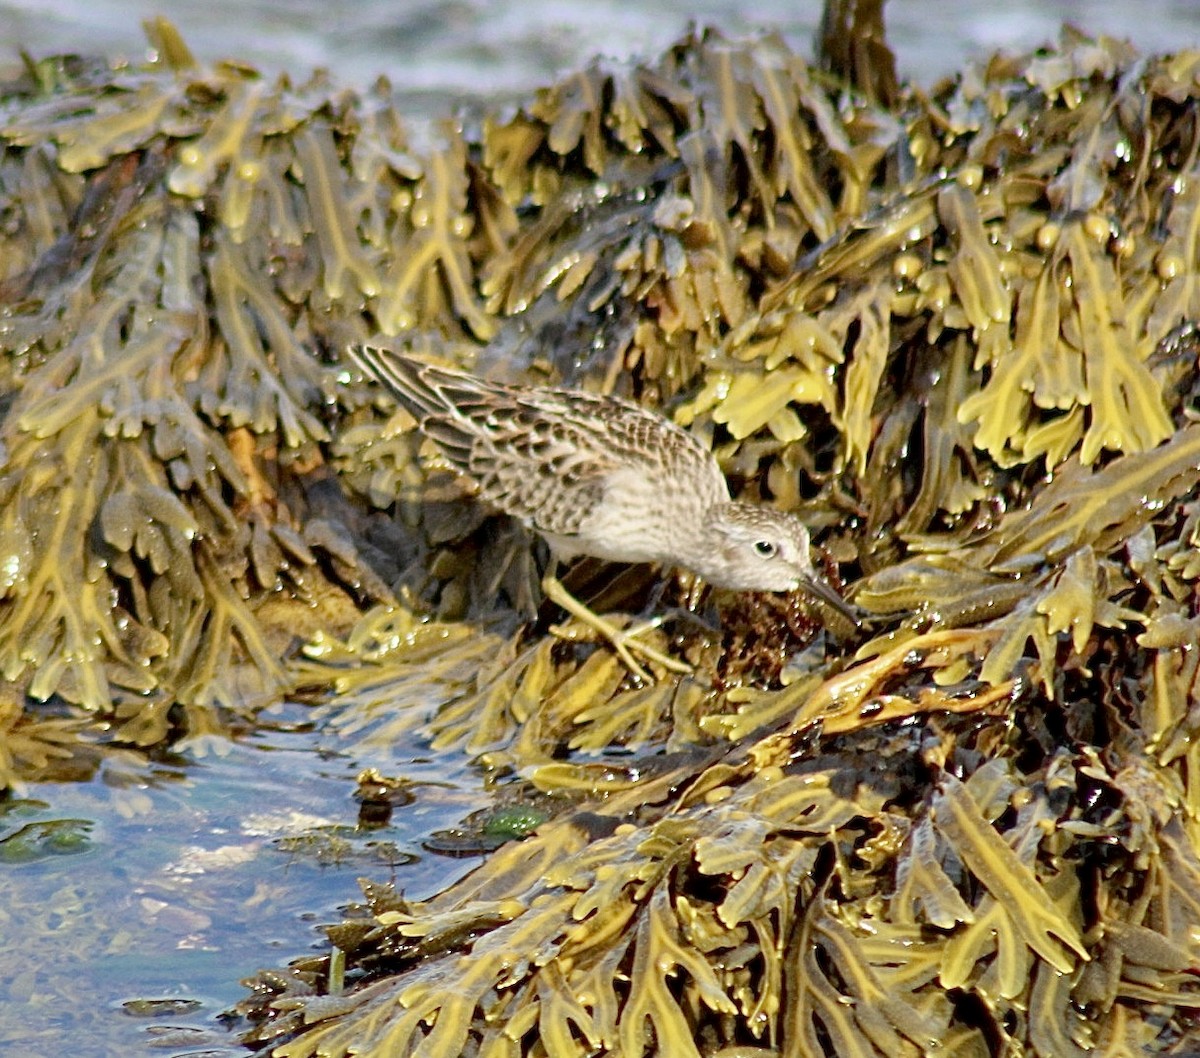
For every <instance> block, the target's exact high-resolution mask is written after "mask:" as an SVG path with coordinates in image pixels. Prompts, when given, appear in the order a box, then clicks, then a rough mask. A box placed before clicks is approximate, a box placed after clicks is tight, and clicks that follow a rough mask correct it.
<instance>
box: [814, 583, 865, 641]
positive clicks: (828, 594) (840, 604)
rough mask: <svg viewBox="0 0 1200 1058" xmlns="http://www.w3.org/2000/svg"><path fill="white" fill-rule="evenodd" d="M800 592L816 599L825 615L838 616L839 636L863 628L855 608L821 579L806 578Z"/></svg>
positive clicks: (837, 629)
mask: <svg viewBox="0 0 1200 1058" xmlns="http://www.w3.org/2000/svg"><path fill="white" fill-rule="evenodd" d="M799 590H800V591H802V592H804V593H805V594H806V595H808V596H810V597H811V598H812V599H814V600H815V601H816V602H817V603H818V604H819V606H820V609H821V610H822V611H823V612H824V613H825V614H827V615H829V616H832V615H833V614H836V615H837V617H838V620H837V621H836V622H835V623H836V624H837V625H838V628H836V629H835V631H837V632H839V634H841V635H849V634H850V633H851V632H856V631H858V629H859V628H860V627H861V622H860V621H859V619H858V613H857V612H856V611H855V609H854V607H853V606H851V605H850V604H849V603H848V602H846V600H845V599H843V598H842V597H841V596H840V595H839V594H838V593H837V592H836V591H834V590H833V589H832V588H831V587H830V586H829V585H828V584H826V583H825V582H824V581H823V580H821V578H820V577H817V576H810V577H805V578H804V579H803V580H801V582H800V586H799ZM826 623H829V622H826Z"/></svg>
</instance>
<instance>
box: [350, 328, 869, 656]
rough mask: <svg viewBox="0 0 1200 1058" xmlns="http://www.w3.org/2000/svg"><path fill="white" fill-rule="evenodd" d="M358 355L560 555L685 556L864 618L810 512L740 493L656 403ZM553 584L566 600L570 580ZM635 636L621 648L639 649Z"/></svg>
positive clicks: (699, 568) (726, 576) (554, 593)
mask: <svg viewBox="0 0 1200 1058" xmlns="http://www.w3.org/2000/svg"><path fill="white" fill-rule="evenodd" d="M350 353H351V355H352V356H353V357H354V359H355V360H356V361H357V362H358V363H359V364H360V365H361V366H362V367H363V369H364V370H365V371H366V372H367V373H368V374H370V375H374V376H375V377H376V378H378V379H379V380H380V381H381V382H383V383H384V384H385V385H386V386H387V387H388V389H389V390H391V392H392V393H393V394H394V396H395V397H396V399H397V400H398V401H399V402H400V404H401V405H402V406H403V407H405V408H406V409H407V410H408V411H409V412H411V413H412V415H413V416H414V417H415V418H416V419H417V422H418V424H419V425H420V428H421V430H422V431H423V432H424V433H425V434H426V435H427V436H428V437H429V438H430V439H432V440H433V441H434V442H435V443H436V444H437V445H438V447H439V448H440V449H441V451H442V452H443V454H444V455H445V457H446V458H447V459H448V460H449V461H450V463H451V464H452V465H453V466H454V468H455V469H456V470H457V471H458V472H459V473H460V474H462V475H463V477H465V478H467V479H468V480H470V481H471V482H473V483H474V484H475V486H476V487H477V489H478V492H479V495H480V496H481V497H482V498H483V499H484V500H486V501H487V502H489V503H490V504H491V505H492V506H494V507H495V508H496V509H498V510H500V511H503V512H505V513H506V514H510V515H512V516H514V517H516V518H519V519H520V520H521V521H522V522H524V523H525V524H526V525H528V526H529V527H530V528H532V529H534V530H536V531H537V532H539V533H540V534H541V535H542V536H544V537H545V538H546V540H547V541H548V542H549V544H550V547H551V550H552V551H553V552H554V554H555V556H556V557H558V558H570V557H572V556H575V555H591V556H593V557H595V558H601V559H606V560H609V561H613V562H654V563H659V564H661V565H664V566H681V567H683V568H685V569H688V570H691V571H692V572H694V573H697V574H698V575H699V576H701V577H702V578H703V579H704V580H706V581H708V582H709V583H710V584H713V585H714V586H716V587H721V588H734V589H738V590H743V591H745V590H757V591H791V590H794V589H796V588H804V589H806V590H807V591H808V592H810V593H812V594H815V595H816V596H818V597H819V598H820V599H821V600H823V601H824V603H825V604H827V605H828V606H831V607H833V608H834V609H835V610H837V611H838V612H839V613H841V614H842V615H843V616H844V617H846V618H847V619H849V620H851V621H853V620H854V617H853V613H852V611H851V610H850V609H849V608H848V607H847V605H846V604H845V603H844V602H843V601H842V599H841V598H840V597H839V596H838V595H837V594H836V593H834V592H833V591H832V589H830V588H829V587H828V586H827V585H826V584H825V582H824V581H822V580H821V578H820V577H819V576H818V575H817V573H816V572H815V570H814V569H813V565H812V559H811V556H810V553H809V538H808V530H807V529H806V528H805V527H804V525H803V523H801V522H800V521H799V520H798V519H797V518H795V517H794V516H793V515H790V514H786V513H784V512H782V511H778V510H775V509H774V508H771V507H765V506H762V505H759V504H748V503H738V502H735V501H733V500H731V499H730V497H729V487H728V485H727V484H726V482H725V477H724V475H723V474H722V473H721V469H720V467H719V466H718V465H717V461H716V459H715V458H714V457H713V455H712V453H711V452H709V451H708V450H707V449H706V448H705V447H704V446H703V445H702V444H700V442H699V441H697V440H696V439H695V438H694V437H693V436H692V435H691V434H689V433H688V432H687V431H686V430H683V429H681V428H680V427H678V426H676V425H675V424H674V423H672V422H670V421H668V420H667V419H665V418H663V417H662V416H661V415H659V414H657V413H656V412H653V411H650V410H648V409H646V408H643V407H641V406H639V405H637V404H634V403H632V402H630V401H627V400H622V399H620V398H618V397H600V396H596V395H594V394H591V393H584V392H580V391H577V390H568V389H558V388H549V387H542V388H539V387H530V386H514V385H505V384H503V383H499V382H490V381H488V380H486V379H482V378H478V377H476V376H474V375H469V374H465V373H464V372H461V371H452V370H450V369H448V368H442V367H436V366H434V365H432V364H427V363H423V362H421V361H419V360H415V359H413V358H412V357H409V356H404V355H402V354H399V353H394V352H389V351H387V350H384V349H378V348H375V347H373V346H355V347H352V348H351V349H350ZM550 579H553V578H550ZM547 594H548V595H550V596H551V597H552V598H553V599H554V600H555V601H556V602H559V603H560V604H563V605H565V604H564V603H563V600H562V597H561V596H562V595H565V594H566V593H565V591H564V590H563V589H562V588H561V585H559V584H558V583H557V581H554V584H553V585H551V584H550V583H549V581H548V582H547ZM568 598H569V596H568ZM572 602H574V603H575V605H576V606H577V607H581V606H582V604H579V603H578V602H577V601H576V600H572ZM568 608H569V609H571V612H572V613H574V614H575V615H576V616H581V614H580V612H579V611H578V610H576V609H574V608H571V607H568ZM584 612H586V613H587V614H589V615H590V617H591V618H595V615H594V614H591V612H590V611H586V608H584ZM599 620H600V619H599V618H596V621H599ZM593 623H594V622H593ZM602 624H603V625H604V627H605V629H606V630H605V634H606V635H608V636H609V638H612V636H611V635H610V630H611V631H616V630H613V629H612V626H611V625H609V624H608V623H607V622H602ZM596 627H599V625H596ZM617 635H618V636H620V635H621V634H620V633H617ZM614 642H615V640H614ZM632 646H634V644H632V643H618V644H617V649H618V651H619V652H620V653H621V654H622V657H625V653H626V647H632ZM637 649H640V650H642V651H643V653H645V652H646V649H645V648H644V647H641V646H640V645H638V647H637ZM660 658H661V656H660ZM660 658H656V660H660ZM676 666H678V663H676ZM634 667H635V669H636V668H637V667H636V666H634ZM638 671H640V669H638Z"/></svg>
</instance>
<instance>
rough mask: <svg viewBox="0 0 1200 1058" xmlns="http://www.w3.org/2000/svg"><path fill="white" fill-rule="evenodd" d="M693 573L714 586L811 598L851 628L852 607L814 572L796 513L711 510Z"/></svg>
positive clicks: (749, 507) (735, 506)
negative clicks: (843, 619) (840, 617)
mask: <svg viewBox="0 0 1200 1058" xmlns="http://www.w3.org/2000/svg"><path fill="white" fill-rule="evenodd" d="M703 537H704V545H703V547H702V549H701V550H702V555H701V556H697V559H698V561H697V562H696V563H695V572H696V573H698V574H700V576H701V577H703V578H704V579H705V580H706V581H708V583H709V584H711V585H713V587H716V588H731V589H733V590H734V591H796V590H797V589H800V590H802V591H804V592H806V593H807V594H809V595H812V596H815V597H816V598H817V599H818V600H819V601H820V602H822V603H823V604H825V605H826V606H829V607H832V609H834V610H835V611H836V612H837V613H838V614H840V615H841V616H842V617H843V618H845V619H846V620H848V621H850V622H852V623H853V624H854V625H857V624H858V619H857V616H856V615H855V613H854V610H853V609H852V608H851V607H850V605H849V604H848V603H847V602H846V601H845V600H844V599H843V598H842V597H841V596H840V595H838V594H837V592H835V591H834V590H833V589H832V588H831V587H830V586H829V585H828V584H826V583H825V581H824V580H823V579H822V578H821V576H820V575H819V574H818V573H817V571H816V569H815V568H814V567H813V563H812V553H811V547H810V544H809V536H808V529H806V528H805V526H804V523H803V522H801V521H800V520H799V519H798V518H796V517H795V515H792V514H787V513H786V512H784V511H777V510H775V509H774V508H771V507H760V506H756V505H754V504H749V503H722V504H718V505H717V506H715V507H713V508H712V509H711V510H710V512H709V515H708V518H707V519H706V522H705V525H704V533H703Z"/></svg>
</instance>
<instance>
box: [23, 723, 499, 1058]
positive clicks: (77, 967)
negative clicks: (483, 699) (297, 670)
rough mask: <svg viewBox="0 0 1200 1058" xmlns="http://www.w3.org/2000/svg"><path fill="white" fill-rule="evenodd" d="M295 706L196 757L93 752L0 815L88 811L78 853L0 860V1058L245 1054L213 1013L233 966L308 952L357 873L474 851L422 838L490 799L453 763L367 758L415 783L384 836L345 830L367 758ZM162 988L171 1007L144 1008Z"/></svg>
mask: <svg viewBox="0 0 1200 1058" xmlns="http://www.w3.org/2000/svg"><path fill="white" fill-rule="evenodd" d="M310 715H311V714H310V712H309V711H308V710H305V709H304V708H302V707H298V706H287V707H284V708H282V709H281V710H280V711H279V712H278V713H277V714H275V715H273V716H270V717H268V718H267V722H268V724H273V725H274V727H273V729H272V728H270V727H269V728H268V729H267V730H264V731H262V732H260V733H259V734H256V735H255V736H253V737H250V738H246V739H245V740H243V741H241V742H236V743H232V744H230V743H224V744H220V743H213V744H212V745H211V746H210V749H214V750H215V749H217V748H218V747H220V748H221V750H222V751H221V752H219V753H217V752H210V753H208V754H207V755H205V756H202V757H197V756H195V755H194V754H185V755H183V756H182V757H180V758H179V759H177V760H172V761H171V762H169V763H166V764H160V765H156V766H151V767H149V768H147V767H146V766H145V764H144V763H143V762H141V761H140V760H139V759H138V758H136V757H133V756H131V757H128V758H126V759H121V758H118V759H115V760H110V761H108V762H107V763H106V764H105V765H104V767H103V769H102V771H101V772H100V774H99V775H98V776H97V777H96V778H95V779H92V780H90V781H87V782H80V783H73V784H55V785H49V784H43V785H37V786H33V787H31V788H29V789H28V790H27V791H25V792H24V796H25V797H27V798H30V799H37V800H39V801H41V802H44V803H46V804H47V805H48V807H45V808H42V809H40V810H38V809H34V810H32V811H33V812H34V815H32V816H31V815H29V814H26V813H25V812H22V813H20V814H19V818H16V819H14V818H8V817H0V835H3V834H7V833H9V832H11V831H12V830H14V829H15V828H16V827H18V826H19V825H21V824H24V823H26V822H27V821H28V820H29V819H30V818H39V819H46V820H49V819H62V818H68V817H69V818H74V819H85V820H92V821H93V829H92V833H91V837H92V847H91V848H90V850H89V851H86V852H82V853H78V854H75V855H61V856H53V857H49V858H46V859H42V860H38V861H36V862H31V863H21V864H15V865H14V864H0V891H3V893H4V897H3V901H2V902H0V935H2V936H3V938H4V950H5V952H6V955H7V958H6V967H5V972H4V974H3V975H0V1055H3V1058H10V1056H11V1058H43V1056H44V1058H59V1056H61V1055H63V1054H67V1053H69V1054H71V1055H73V1056H74V1058H93V1056H95V1058H109V1056H113V1055H122V1056H130V1055H140V1054H146V1055H150V1054H155V1055H168V1054H190V1053H195V1052H200V1053H204V1054H209V1053H210V1052H211V1053H212V1054H214V1055H215V1054H221V1053H225V1051H224V1049H225V1048H229V1050H228V1053H229V1054H244V1053H245V1052H244V1051H242V1050H241V1049H240V1048H236V1047H234V1046H233V1042H232V1040H231V1039H230V1038H229V1037H228V1035H227V1033H226V1030H225V1029H224V1027H223V1026H222V1025H221V1024H220V1023H219V1022H218V1021H217V1020H216V1015H217V1014H218V1013H220V1011H221V1010H222V1009H224V1008H226V1007H228V1006H231V1005H232V1004H233V1003H235V1002H236V1001H237V1000H238V999H240V998H241V997H242V996H243V994H244V992H243V989H242V988H241V986H240V985H239V980H240V979H241V978H243V977H246V976H249V975H250V974H251V973H253V972H254V971H256V970H258V969H260V968H264V967H269V966H282V965H284V964H286V963H287V962H288V961H290V960H291V959H293V958H295V957H298V956H300V955H304V954H308V953H311V952H313V951H325V950H326V943H325V939H324V935H323V933H322V932H321V930H320V926H321V924H322V923H332V922H338V921H340V920H341V918H342V915H341V913H340V911H339V909H340V908H341V907H343V906H344V905H346V904H348V903H351V902H353V901H356V900H357V899H358V897H359V895H360V891H359V888H358V885H357V884H356V879H357V878H358V877H360V876H367V877H370V878H371V879H372V880H374V881H380V882H382V881H387V880H389V879H394V880H395V881H396V882H397V883H398V884H399V885H401V886H402V887H403V888H404V890H405V891H406V893H407V894H408V895H410V896H412V897H416V898H420V897H421V896H424V895H430V894H432V893H433V892H436V891H437V890H439V889H441V888H443V887H444V886H445V885H446V884H448V883H449V882H450V881H453V880H454V879H455V878H457V877H459V876H460V875H461V874H462V873H464V872H465V871H467V870H469V869H470V867H471V866H473V865H474V863H476V862H477V861H476V860H473V859H470V858H465V859H459V858H454V859H450V858H446V857H442V856H436V855H432V854H430V853H428V852H426V851H424V849H423V848H422V847H421V841H422V839H423V838H425V837H427V836H428V835H429V834H431V833H432V832H433V831H436V830H438V829H440V828H444V827H448V826H453V825H454V824H455V823H457V822H459V821H460V820H461V819H462V818H463V817H464V816H465V815H467V814H468V813H470V812H471V811H474V810H476V809H478V808H482V807H484V806H485V805H486V804H487V803H488V802H489V798H488V797H487V796H486V795H484V793H483V792H482V791H481V787H480V784H479V782H478V781H476V780H475V779H474V778H473V777H472V775H471V774H470V773H469V772H468V771H467V770H466V768H465V765H463V764H462V763H461V762H459V763H457V764H456V763H455V762H454V758H453V757H451V758H450V762H449V764H448V763H447V761H446V760H442V761H440V762H437V763H435V762H433V761H432V760H430V759H428V758H423V757H421V756H420V755H419V754H418V753H414V752H412V748H411V747H410V748H409V749H408V750H406V749H405V748H404V747H395V752H392V753H383V752H377V753H375V754H374V756H375V757H376V759H375V760H374V761H371V762H370V763H376V764H381V765H384V766H385V767H386V769H387V771H388V772H389V773H390V774H403V775H405V776H406V777H408V778H410V779H412V780H414V781H415V782H416V784H417V785H416V786H415V787H414V793H415V800H414V802H413V803H412V804H410V805H407V806H405V807H404V808H401V809H399V810H397V811H396V812H395V813H394V814H393V816H392V820H391V824H390V826H389V827H388V828H386V829H385V830H382V831H372V832H369V833H364V832H359V833H355V831H354V827H355V823H356V821H357V816H358V805H357V803H356V802H355V801H354V800H353V798H352V794H353V792H354V789H355V783H354V778H355V775H356V774H357V772H358V771H359V770H360V768H361V766H362V765H363V763H366V762H364V761H363V760H362V759H356V758H355V757H352V756H349V755H346V754H345V753H344V752H343V751H341V750H339V749H338V748H337V740H336V739H335V738H334V736H333V735H331V734H330V733H329V732H323V731H321V730H319V729H311V728H310V727H309V726H308V725H307V723H306V721H307V720H308V718H309V716H310ZM406 754H407V756H406ZM385 756H386V757H387V758H389V759H388V760H386V761H384V760H383V759H382V758H383V757H385ZM422 782H431V783H436V785H429V786H423V785H421V783H422ZM331 833H332V834H333V835H334V837H335V839H337V840H336V843H330V844H329V845H327V844H326V843H325V842H323V841H322V838H323V836H324V835H328V834H331ZM289 838H290V839H293V840H294V839H296V838H303V839H305V843H306V844H310V845H312V844H316V845H319V846H320V849H321V855H320V856H317V855H315V854H313V853H312V852H308V853H305V852H301V851H296V850H295V849H289V848H287V847H286V843H287V841H288V839H289ZM410 857H411V858H414V860H413V862H411V863H406V864H404V865H402V866H398V867H395V868H394V869H393V867H392V866H391V864H392V863H393V862H395V861H396V860H397V859H407V858H410ZM164 1000H174V1001H176V1004H177V1008H178V1005H181V1006H182V1012H179V1013H177V1012H175V1009H177V1008H174V1009H173V1008H172V1007H167V1009H166V1010H165V1011H164V1012H161V1013H156V1012H155V1011H156V1010H157V1007H155V1006H153V1005H151V1006H150V1008H149V1010H147V1009H146V1002H147V1001H159V1002H161V1001H164Z"/></svg>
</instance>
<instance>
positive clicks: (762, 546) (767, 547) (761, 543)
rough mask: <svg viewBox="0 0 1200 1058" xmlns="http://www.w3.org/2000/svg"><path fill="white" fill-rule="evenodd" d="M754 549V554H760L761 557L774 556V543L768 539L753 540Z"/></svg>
mask: <svg viewBox="0 0 1200 1058" xmlns="http://www.w3.org/2000/svg"><path fill="white" fill-rule="evenodd" d="M754 551H755V553H756V554H759V555H762V557H763V558H774V557H775V545H774V544H773V543H771V541H770V540H755V541H754Z"/></svg>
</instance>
